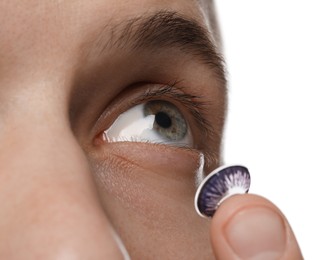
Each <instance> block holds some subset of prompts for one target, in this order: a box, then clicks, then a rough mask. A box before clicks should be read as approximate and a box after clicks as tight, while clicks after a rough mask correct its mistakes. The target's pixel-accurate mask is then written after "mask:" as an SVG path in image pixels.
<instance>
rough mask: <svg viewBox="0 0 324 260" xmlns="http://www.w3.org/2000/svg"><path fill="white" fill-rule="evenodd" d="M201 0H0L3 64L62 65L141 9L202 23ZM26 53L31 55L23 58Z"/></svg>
mask: <svg viewBox="0 0 324 260" xmlns="http://www.w3.org/2000/svg"><path fill="white" fill-rule="evenodd" d="M206 3H208V0H206V1H205V0H123V1H119V0H93V1H82V0H70V1H62V0H54V1H51V0H24V1H18V0H13V1H9V0H8V1H0V24H1V27H0V56H1V57H2V62H4V63H5V64H6V67H7V68H9V67H10V64H11V63H14V65H16V63H17V62H18V63H19V61H18V60H19V59H21V58H23V60H24V64H23V65H24V67H25V68H26V67H29V66H31V67H33V68H34V69H35V70H38V71H40V70H41V69H42V68H44V67H48V64H44V63H46V62H47V63H48V62H51V63H56V62H57V63H58V65H57V66H63V65H62V64H63V63H64V59H70V58H71V57H72V56H73V55H74V56H76V53H77V52H78V51H79V50H81V49H82V48H84V46H85V44H86V43H87V42H89V41H91V40H92V39H96V38H97V37H99V36H100V35H101V34H102V31H103V29H104V28H107V27H111V28H114V27H115V26H118V25H119V24H121V23H122V22H123V21H125V20H131V19H132V18H138V17H141V16H143V15H149V14H151V13H156V12H159V11H173V12H177V13H179V14H181V15H184V16H186V17H189V18H190V19H193V20H195V21H196V22H198V23H199V24H200V25H202V26H205V27H208V24H209V23H208V22H207V21H208V19H209V13H210V10H207V9H208V8H209V7H210V6H209V5H208V4H206ZM8 54H10V56H9V55H8ZM78 55H79V53H78ZM26 57H33V61H32V62H29V63H28V59H26ZM56 60H57V61H56ZM65 64H67V63H66V62H65ZM37 66H39V67H38V68H37ZM0 67H1V66H0ZM24 70H26V69H24Z"/></svg>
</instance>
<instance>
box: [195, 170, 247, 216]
mask: <svg viewBox="0 0 324 260" xmlns="http://www.w3.org/2000/svg"><path fill="white" fill-rule="evenodd" d="M250 183H251V179H250V173H249V170H248V169H247V168H246V167H244V166H241V165H231V166H222V167H219V168H217V169H216V170H214V171H212V172H211V173H210V174H209V175H208V176H207V177H206V178H205V179H204V180H203V181H202V183H201V184H200V185H199V187H198V189H197V192H196V196H195V208H196V211H197V213H198V214H199V215H200V216H201V217H212V216H213V215H214V213H215V211H216V210H217V208H218V207H219V206H220V204H221V203H222V202H223V201H224V200H225V199H227V198H228V197H230V196H232V195H235V194H244V193H247V192H248V191H249V188H250Z"/></svg>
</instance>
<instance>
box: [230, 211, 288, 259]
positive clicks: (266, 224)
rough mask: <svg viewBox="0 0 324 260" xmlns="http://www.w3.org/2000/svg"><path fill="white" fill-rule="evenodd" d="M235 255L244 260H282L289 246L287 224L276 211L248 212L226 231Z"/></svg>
mask: <svg viewBox="0 0 324 260" xmlns="http://www.w3.org/2000/svg"><path fill="white" fill-rule="evenodd" d="M224 232H225V237H226V239H227V242H228V244H229V246H230V247H231V248H232V250H233V252H234V253H235V254H236V255H237V256H238V257H239V258H243V259H253V260H258V259H262V260H267V259H278V258H279V257H280V256H282V255H283V252H284V250H285V243H286V230H285V225H284V221H283V219H282V218H281V216H279V214H278V213H276V212H275V211H273V210H271V209H269V208H266V207H258V208H244V209H242V210H241V211H239V212H237V213H236V214H235V215H234V216H233V217H232V218H231V219H230V220H229V222H228V223H227V224H226V226H225V228H224Z"/></svg>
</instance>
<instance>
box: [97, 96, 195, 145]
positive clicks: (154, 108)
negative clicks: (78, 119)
mask: <svg viewBox="0 0 324 260" xmlns="http://www.w3.org/2000/svg"><path fill="white" fill-rule="evenodd" d="M103 137H104V139H105V140H106V141H108V142H118V141H133V142H149V143H163V144H169V145H174V146H184V147H192V146H193V136H192V134H191V129H190V126H189V124H188V122H187V119H186V118H185V117H184V115H183V114H182V113H181V111H180V110H179V109H178V108H177V106H176V105H174V104H173V103H171V102H169V101H165V100H151V101H147V102H145V103H142V104H139V105H136V106H134V107H132V108H130V109H128V110H127V111H125V112H124V113H122V114H121V115H119V116H118V118H117V119H116V120H115V121H114V122H113V124H112V125H111V126H110V127H109V128H108V129H107V130H105V131H104V132H103Z"/></svg>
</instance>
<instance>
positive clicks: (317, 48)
mask: <svg viewBox="0 0 324 260" xmlns="http://www.w3.org/2000/svg"><path fill="white" fill-rule="evenodd" d="M217 13H218V16H219V20H220V25H221V31H222V36H223V43H224V50H225V58H226V61H227V64H228V72H229V83H230V84H229V88H230V90H229V98H230V99H229V101H230V104H229V114H228V122H227V128H226V135H225V143H224V152H225V153H224V154H225V162H226V163H227V164H231V163H241V164H244V165H246V166H247V167H248V168H249V169H250V172H251V177H252V184H251V189H250V192H251V193H257V194H260V195H263V196H265V197H267V198H269V199H270V200H272V201H273V202H274V203H275V204H276V205H277V206H279V208H280V209H281V210H282V211H283V212H284V214H285V215H286V216H287V218H288V220H289V222H290V224H291V225H292V227H293V229H294V231H295V234H296V236H297V239H298V241H299V243H300V246H301V249H302V252H303V254H304V257H305V259H324V238H323V235H324V210H323V209H324V177H323V175H324V163H323V162H324V152H323V149H324V116H323V114H324V71H323V70H324V1H321V0H318V1H315V0H309V1H306V0H304V1H298V0H295V1H292V0H291V1H290V0H271V1H260V0H247V1H242V0H236V1H235V0H223V1H221V0H218V1H217Z"/></svg>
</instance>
